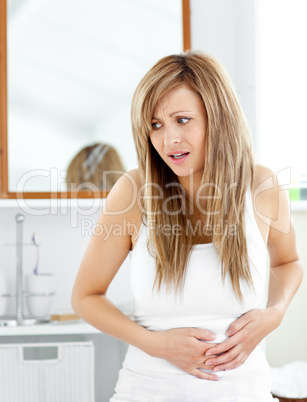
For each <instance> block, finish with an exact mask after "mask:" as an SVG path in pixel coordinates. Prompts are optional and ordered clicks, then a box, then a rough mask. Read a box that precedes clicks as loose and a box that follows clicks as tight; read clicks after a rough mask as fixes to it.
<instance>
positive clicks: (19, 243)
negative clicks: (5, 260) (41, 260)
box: [15, 214, 25, 322]
mask: <svg viewBox="0 0 307 402" xmlns="http://www.w3.org/2000/svg"><path fill="white" fill-rule="evenodd" d="M15 219H16V222H17V241H16V252H17V253H16V258H17V264H16V320H17V322H20V321H22V320H23V303H22V290H23V286H22V284H23V276H22V224H23V221H24V219H25V217H24V215H23V214H17V215H16V217H15Z"/></svg>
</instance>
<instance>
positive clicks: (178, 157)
mask: <svg viewBox="0 0 307 402" xmlns="http://www.w3.org/2000/svg"><path fill="white" fill-rule="evenodd" d="M189 155H190V152H173V153H169V154H168V157H169V158H170V159H171V161H172V162H173V163H174V164H175V165H180V164H182V163H184V162H185V161H186V160H187V158H188V157H189Z"/></svg>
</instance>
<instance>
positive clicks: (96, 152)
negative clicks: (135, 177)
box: [66, 143, 125, 191]
mask: <svg viewBox="0 0 307 402" xmlns="http://www.w3.org/2000/svg"><path fill="white" fill-rule="evenodd" d="M124 171H125V169H124V164H123V162H122V160H121V157H120V156H119V154H118V152H117V151H116V149H115V148H114V147H112V146H111V145H108V144H102V143H96V144H93V145H88V146H86V147H84V148H82V149H81V150H80V151H79V152H78V153H77V155H76V156H75V157H74V158H73V159H72V161H71V162H70V164H69V166H68V168H67V177H66V184H67V188H68V189H69V190H70V189H72V188H73V187H72V186H76V187H79V186H80V187H81V189H82V190H92V189H93V185H94V186H95V187H97V188H98V189H99V190H101V191H109V190H111V188H112V187H113V185H114V184H115V183H116V181H117V180H118V179H119V177H120V176H121V175H122V174H123V173H124ZM104 172H110V173H108V174H107V175H104Z"/></svg>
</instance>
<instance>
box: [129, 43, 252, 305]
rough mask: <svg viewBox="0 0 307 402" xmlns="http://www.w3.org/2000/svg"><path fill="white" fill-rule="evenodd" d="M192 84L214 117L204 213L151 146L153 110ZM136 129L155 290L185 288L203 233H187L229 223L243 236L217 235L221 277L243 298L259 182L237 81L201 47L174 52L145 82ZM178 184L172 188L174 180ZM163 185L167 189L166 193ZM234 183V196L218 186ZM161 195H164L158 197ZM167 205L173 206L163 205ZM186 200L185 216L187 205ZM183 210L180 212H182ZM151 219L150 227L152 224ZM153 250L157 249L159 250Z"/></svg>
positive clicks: (136, 104)
mask: <svg viewBox="0 0 307 402" xmlns="http://www.w3.org/2000/svg"><path fill="white" fill-rule="evenodd" d="M182 84H186V85H188V86H189V87H190V89H191V90H193V91H195V92H196V93H197V94H199V96H200V97H201V99H202V101H203V103H204V106H205V109H206V114H207V122H206V123H207V124H206V133H204V135H205V136H206V137H205V138H206V141H205V154H204V170H203V175H202V180H201V184H205V183H213V185H208V186H204V187H205V189H206V196H207V199H206V211H210V214H206V216H205V217H204V216H203V215H202V213H201V212H200V211H199V209H198V208H197V207H196V205H194V200H193V199H190V198H189V196H188V194H187V193H184V190H183V189H182V187H181V186H180V184H179V182H178V178H177V176H176V175H175V174H174V173H173V171H172V170H171V169H170V168H169V167H168V166H167V165H166V164H165V163H164V161H163V160H162V158H161V157H160V156H159V155H158V153H157V152H156V150H155V149H154V147H153V146H152V144H151V141H150V133H151V130H152V125H151V124H152V116H153V111H154V109H155V107H156V105H157V103H158V101H159V100H160V99H161V98H162V97H163V96H164V95H165V94H167V93H168V92H169V91H170V90H172V89H174V88H176V87H178V86H180V85H182ZM131 120H132V132H133V138H134V142H135V146H136V152H137V157H138V166H139V171H140V177H141V180H142V183H145V186H143V187H144V195H145V197H144V198H143V216H142V219H143V221H144V223H145V224H147V225H148V229H149V240H148V249H149V250H150V252H151V253H152V255H154V257H155V260H156V278H155V283H154V288H157V290H158V291H160V290H161V286H162V284H163V285H165V287H166V289H170V288H171V287H174V289H175V292H176V293H177V294H178V292H179V293H182V289H183V286H184V281H185V276H186V268H187V263H188V259H189V256H190V252H191V250H192V248H193V246H194V245H195V243H197V242H198V241H199V238H200V236H197V235H195V233H193V231H192V230H186V229H187V228H188V226H189V225H190V224H191V223H192V224H193V227H194V228H195V227H196V225H197V219H198V220H199V219H200V218H202V219H203V220H204V219H205V221H206V224H209V225H211V227H213V228H214V227H216V226H215V225H219V224H221V221H222V222H227V225H228V227H232V226H231V225H235V226H233V227H235V228H236V234H235V235H230V234H229V233H228V231H224V232H222V233H221V234H217V233H215V232H213V234H212V242H213V244H214V246H215V248H216V250H217V253H218V256H219V262H220V266H221V275H222V278H223V280H224V281H225V278H226V275H227V274H229V276H230V279H231V283H232V287H233V290H234V293H235V295H236V297H237V299H238V300H240V301H242V300H243V296H242V291H241V285H242V282H245V283H247V285H248V286H249V288H250V289H253V283H252V277H251V270H250V264H249V259H248V252H247V242H246V233H245V219H244V218H245V217H244V211H245V194H246V191H247V190H248V186H251V185H252V178H253V166H254V156H253V151H252V142H251V136H250V131H249V128H248V125H247V122H246V119H245V116H244V113H243V111H242V108H241V105H240V102H239V100H238V97H237V95H236V93H235V90H234V87H233V85H232V83H231V80H230V78H229V76H228V74H227V72H226V71H225V69H224V68H223V66H222V65H221V64H220V63H219V62H218V61H217V60H216V59H214V58H213V57H211V56H209V55H207V54H205V53H202V52H195V51H188V52H185V53H182V54H178V55H170V56H167V57H164V58H162V59H161V60H159V61H158V62H157V63H156V64H155V65H154V66H153V67H152V68H151V70H150V71H149V72H148V73H147V74H146V75H145V76H144V78H143V79H142V80H141V82H140V83H139V85H138V87H137V88H136V91H135V93H134V96H133V100H132V108H131ZM170 183H172V185H170ZM157 186H160V187H161V188H162V189H163V195H164V196H163V199H161V197H159V192H158V190H157ZM226 188H231V191H229V192H228V193H227V197H226V196H223V197H219V196H218V193H216V191H217V189H222V190H224V189H226ZM157 195H158V196H157ZM166 199H167V200H170V201H169V202H168V205H167V207H168V211H165V208H163V202H164V201H165V200H166ZM183 200H184V204H185V208H184V213H182V204H183ZM176 211H177V212H178V211H180V213H176ZM149 222H150V225H149V224H148V223H149ZM166 224H168V225H170V227H174V226H175V225H180V227H181V228H182V233H183V234H184V235H182V236H178V235H176V234H174V233H171V234H169V233H164V232H163V227H164V225H166ZM153 250H154V251H153Z"/></svg>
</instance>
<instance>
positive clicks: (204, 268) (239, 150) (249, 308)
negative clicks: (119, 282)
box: [72, 52, 302, 402]
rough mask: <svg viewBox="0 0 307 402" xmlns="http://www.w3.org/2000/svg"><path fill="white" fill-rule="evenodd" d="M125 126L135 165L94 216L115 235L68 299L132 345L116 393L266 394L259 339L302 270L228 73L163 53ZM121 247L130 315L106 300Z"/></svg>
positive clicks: (94, 255)
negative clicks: (134, 152) (127, 260)
mask: <svg viewBox="0 0 307 402" xmlns="http://www.w3.org/2000/svg"><path fill="white" fill-rule="evenodd" d="M132 128H133V135H134V141H135V145H136V150H137V154H138V164H139V168H138V169H137V170H134V171H130V172H129V173H126V174H125V175H124V176H122V177H121V178H120V179H119V180H118V182H117V183H116V185H115V186H114V187H113V188H112V190H111V192H110V193H109V195H108V197H107V200H106V203H105V205H104V208H103V211H102V214H101V216H100V218H99V221H98V224H101V225H106V227H108V228H109V229H110V232H111V233H110V236H109V237H108V238H107V239H105V238H104V239H102V236H99V235H97V236H96V235H93V237H92V239H91V241H90V244H89V246H88V249H87V251H86V254H85V256H84V258H83V261H82V263H81V266H80V270H79V273H78V276H77V278H76V281H75V285H74V290H73V295H72V304H73V307H74V309H75V311H76V312H77V313H78V314H79V315H80V316H81V317H83V318H84V319H85V320H86V321H88V322H89V323H90V324H91V325H93V326H94V327H96V328H98V329H99V330H101V331H102V332H104V333H107V334H109V335H112V336H114V337H116V338H118V339H121V340H122V341H124V342H127V343H128V344H130V346H129V348H128V353H127V356H126V358H125V361H124V364H123V368H122V370H121V371H120V375H119V379H118V382H117V386H116V389H115V394H114V396H113V398H112V399H111V401H141V402H145V401H174V402H178V401H185V402H186V401H210V402H211V401H220V402H222V401H228V402H234V401H237V402H238V401H242V402H248V401H259V402H260V401H261V402H265V401H271V400H272V396H271V394H270V369H269V366H268V363H267V362H266V359H265V356H264V354H263V352H262V349H261V348H260V346H259V343H260V341H261V340H262V339H263V338H264V337H265V336H266V335H267V334H269V333H270V332H271V331H273V330H274V329H275V328H277V327H278V326H279V324H280V322H281V320H282V318H283V316H284V314H285V311H286V309H287V307H288V304H289V303H290V300H291V299H292V297H293V295H294V294H295V292H296V290H297V288H298V287H299V284H300V282H301V279H302V266H301V263H300V261H299V257H298V254H297V249H296V245H295V234H294V228H293V225H292V223H291V218H290V215H289V207H288V200H287V196H286V192H285V191H280V190H281V188H280V187H278V183H277V180H276V178H275V177H274V174H273V173H272V171H270V170H269V169H268V168H266V167H264V166H260V165H257V164H255V163H254V160H253V153H252V146H251V141H250V134H249V130H248V127H247V124H246V121H245V118H244V115H243V112H242V109H241V107H240V104H239V102H238V99H237V96H236V94H235V91H234V89H233V87H232V85H231V82H230V80H229V78H228V76H227V74H226V72H225V70H224V69H223V67H222V66H221V65H220V64H219V63H218V62H217V61H216V60H215V59H213V58H212V57H210V56H208V55H205V54H202V53H198V52H188V53H184V54H181V55H172V56H168V57H165V58H163V59H161V60H160V61H158V63H157V64H156V65H155V66H154V67H153V68H152V69H151V70H150V71H149V72H148V73H147V74H146V75H145V77H144V78H143V79H142V81H141V82H140V84H139V85H138V87H137V89H136V92H135V94H134V97H133V101H132ZM264 184H266V188H264V189H265V190H266V191H262V192H261V193H259V195H258V196H257V198H256V203H255V202H254V201H255V195H256V194H257V189H259V188H260V186H263V185H264ZM267 184H269V185H267ZM262 189H263V187H262ZM264 217H265V219H264ZM119 227H120V228H121V231H120V233H119V230H118V228H119ZM112 228H116V231H115V230H113V231H112ZM267 250H268V252H269V256H270V265H271V268H270V274H271V275H270V286H269V294H268V301H267V305H266V307H263V306H262V300H263V293H264V286H265V275H266V254H267ZM129 253H130V257H131V285H132V291H133V293H134V298H135V319H134V320H131V319H129V318H128V317H126V316H125V315H124V314H123V313H122V312H121V311H119V310H118V309H117V308H116V307H115V306H114V305H113V304H112V303H111V302H110V301H109V300H108V298H107V296H106V295H107V290H108V287H109V285H110V283H111V281H112V279H113V278H114V276H115V275H116V272H117V271H118V269H119V268H120V266H121V264H122V262H123V261H124V260H125V258H126V257H127V255H128V254H129Z"/></svg>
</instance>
